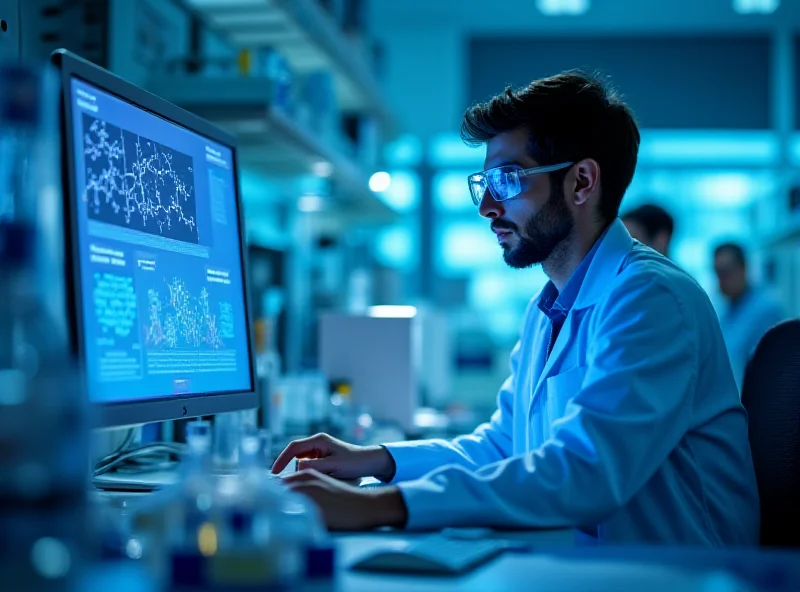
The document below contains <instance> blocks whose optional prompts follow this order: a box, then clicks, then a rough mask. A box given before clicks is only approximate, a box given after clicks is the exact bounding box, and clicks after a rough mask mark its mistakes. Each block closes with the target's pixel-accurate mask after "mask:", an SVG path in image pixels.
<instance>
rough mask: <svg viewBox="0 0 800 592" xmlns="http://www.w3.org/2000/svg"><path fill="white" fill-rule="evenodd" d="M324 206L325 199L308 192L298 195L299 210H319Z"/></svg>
mask: <svg viewBox="0 0 800 592" xmlns="http://www.w3.org/2000/svg"><path fill="white" fill-rule="evenodd" d="M324 208H325V200H324V199H323V198H322V197H321V196H319V195H314V194H313V193H309V194H306V195H302V196H300V199H298V200H297V209H298V210H300V211H301V212H319V211H320V210H322V209H324Z"/></svg>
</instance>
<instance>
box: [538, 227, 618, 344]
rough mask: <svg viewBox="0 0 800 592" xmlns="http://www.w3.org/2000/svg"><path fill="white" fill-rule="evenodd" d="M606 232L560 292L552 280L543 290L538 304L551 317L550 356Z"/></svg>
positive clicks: (604, 232)
mask: <svg viewBox="0 0 800 592" xmlns="http://www.w3.org/2000/svg"><path fill="white" fill-rule="evenodd" d="M606 232H608V230H605V231H603V234H601V235H600V237H599V238H598V239H597V240H596V241H595V243H594V245H593V246H592V248H591V249H590V250H589V252H588V253H587V254H586V256H585V257H584V258H583V260H582V261H581V262H580V265H578V267H576V268H575V271H573V272H572V275H571V276H570V277H569V280H568V281H567V284H566V285H565V286H564V289H563V290H562V291H561V293H560V294H559V292H558V288H556V286H555V284H554V283H553V282H552V281H550V282H547V285H545V287H544V290H542V295H541V296H540V297H539V302H538V306H539V310H541V311H542V312H543V313H544V314H545V316H546V317H547V318H548V319H550V339H549V342H550V343H549V345H548V347H547V355H548V356H549V355H550V352H551V351H552V350H553V344H554V343H555V342H556V339H558V334H559V333H560V332H561V327H563V326H564V321H565V320H566V319H567V315H568V314H569V311H570V310H572V306H573V305H574V304H575V300H576V299H577V298H578V293H579V292H580V291H581V286H582V285H583V280H584V278H585V277H586V273H587V272H588V271H589V266H590V265H591V264H592V259H594V255H595V253H596V252H597V248H598V247H599V246H600V243H602V242H603V238H604V237H605V236H606Z"/></svg>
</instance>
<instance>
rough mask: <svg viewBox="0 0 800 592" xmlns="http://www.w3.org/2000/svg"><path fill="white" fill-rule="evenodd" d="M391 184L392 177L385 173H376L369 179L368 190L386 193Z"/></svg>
mask: <svg viewBox="0 0 800 592" xmlns="http://www.w3.org/2000/svg"><path fill="white" fill-rule="evenodd" d="M391 184H392V176H391V175H390V174H389V173H387V172H386V171H378V172H377V173H375V174H374V175H372V176H371V177H370V178H369V188H370V189H371V190H372V191H374V192H375V193H380V192H381V191H386V190H387V189H389V186H390V185H391Z"/></svg>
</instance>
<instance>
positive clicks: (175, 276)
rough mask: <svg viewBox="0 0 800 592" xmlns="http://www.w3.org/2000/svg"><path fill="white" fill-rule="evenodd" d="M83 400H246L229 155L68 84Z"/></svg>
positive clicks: (220, 147)
mask: <svg viewBox="0 0 800 592" xmlns="http://www.w3.org/2000/svg"><path fill="white" fill-rule="evenodd" d="M71 95H72V102H73V121H72V124H73V132H74V133H73V140H74V144H75V145H74V150H75V156H76V158H75V168H76V170H75V173H76V175H75V176H76V179H77V185H78V192H77V193H78V197H79V198H78V200H77V203H75V204H73V207H77V220H78V248H79V257H80V266H79V267H80V282H81V294H82V303H81V305H82V312H83V315H82V316H83V318H82V332H83V341H84V344H83V345H84V351H85V360H86V373H87V381H88V386H89V393H90V397H91V399H92V400H93V401H94V402H97V403H113V402H134V401H138V400H144V399H147V400H150V399H157V398H164V397H174V396H182V397H185V396H191V395H199V394H213V393H222V392H242V391H249V390H251V387H252V385H251V372H250V357H249V351H248V336H247V326H246V315H245V300H244V287H243V285H244V284H243V278H242V264H241V253H240V249H241V242H240V236H239V220H238V215H237V209H236V188H235V179H234V171H233V153H232V151H231V150H230V148H228V147H226V146H223V145H220V144H217V143H215V142H213V141H211V140H209V139H207V138H204V137H203V136H200V135H198V134H196V133H194V132H191V131H189V130H187V129H185V128H183V127H180V126H178V125H176V124H174V123H172V122H170V121H167V120H165V119H162V118H160V117H158V116H156V115H154V114H152V113H149V112H147V111H145V110H143V109H140V108H138V107H136V106H134V105H132V104H130V103H128V102H126V101H124V100H122V99H120V98H118V97H116V96H114V95H111V94H109V93H106V92H104V91H103V90H101V89H98V88H96V87H94V86H93V85H91V84H88V83H86V82H84V81H81V80H78V79H73V80H72V84H71Z"/></svg>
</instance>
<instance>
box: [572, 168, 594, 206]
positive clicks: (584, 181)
mask: <svg viewBox="0 0 800 592" xmlns="http://www.w3.org/2000/svg"><path fill="white" fill-rule="evenodd" d="M573 169H574V170H575V190H574V197H573V201H574V203H575V205H583V204H585V203H586V202H587V201H588V200H589V198H590V197H592V196H594V195H599V194H600V165H599V164H597V161H596V160H594V159H592V158H585V159H583V160H581V161H579V162H577V163H575V165H573Z"/></svg>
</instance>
